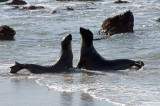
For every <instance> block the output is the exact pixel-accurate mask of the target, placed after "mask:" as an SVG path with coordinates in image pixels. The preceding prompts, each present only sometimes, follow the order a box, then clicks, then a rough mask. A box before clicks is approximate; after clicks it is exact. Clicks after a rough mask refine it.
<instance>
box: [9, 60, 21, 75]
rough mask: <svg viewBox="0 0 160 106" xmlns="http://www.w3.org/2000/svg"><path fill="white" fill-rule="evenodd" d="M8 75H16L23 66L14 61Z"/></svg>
mask: <svg viewBox="0 0 160 106" xmlns="http://www.w3.org/2000/svg"><path fill="white" fill-rule="evenodd" d="M10 68H11V71H10V73H17V72H18V71H19V70H21V69H23V65H22V64H20V63H18V62H16V61H15V65H14V66H11V67H10Z"/></svg>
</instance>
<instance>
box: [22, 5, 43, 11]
mask: <svg viewBox="0 0 160 106" xmlns="http://www.w3.org/2000/svg"><path fill="white" fill-rule="evenodd" d="M42 8H44V7H43V6H28V7H23V8H22V10H35V9H42Z"/></svg>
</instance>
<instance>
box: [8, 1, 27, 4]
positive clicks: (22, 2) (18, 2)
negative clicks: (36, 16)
mask: <svg viewBox="0 0 160 106" xmlns="http://www.w3.org/2000/svg"><path fill="white" fill-rule="evenodd" d="M25 4H27V3H26V2H25V1H23V0H13V1H12V2H10V3H7V5H25Z"/></svg>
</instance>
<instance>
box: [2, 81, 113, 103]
mask: <svg viewBox="0 0 160 106" xmlns="http://www.w3.org/2000/svg"><path fill="white" fill-rule="evenodd" d="M0 85H1V90H0V106H115V105H114V104H111V103H109V102H107V101H104V100H99V99H96V98H93V97H91V96H90V95H89V94H86V93H82V92H74V93H72V92H60V91H55V90H53V89H48V88H47V87H45V86H40V85H38V84H37V83H36V82H35V81H34V80H30V79H0Z"/></svg>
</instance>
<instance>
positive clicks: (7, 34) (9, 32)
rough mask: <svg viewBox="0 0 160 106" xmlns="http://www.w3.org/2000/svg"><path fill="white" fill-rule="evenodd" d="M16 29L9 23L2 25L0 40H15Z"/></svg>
mask: <svg viewBox="0 0 160 106" xmlns="http://www.w3.org/2000/svg"><path fill="white" fill-rule="evenodd" d="M15 34H16V32H15V30H13V29H12V28H10V27H9V26H7V25H2V26H0V40H14V35H15Z"/></svg>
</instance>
